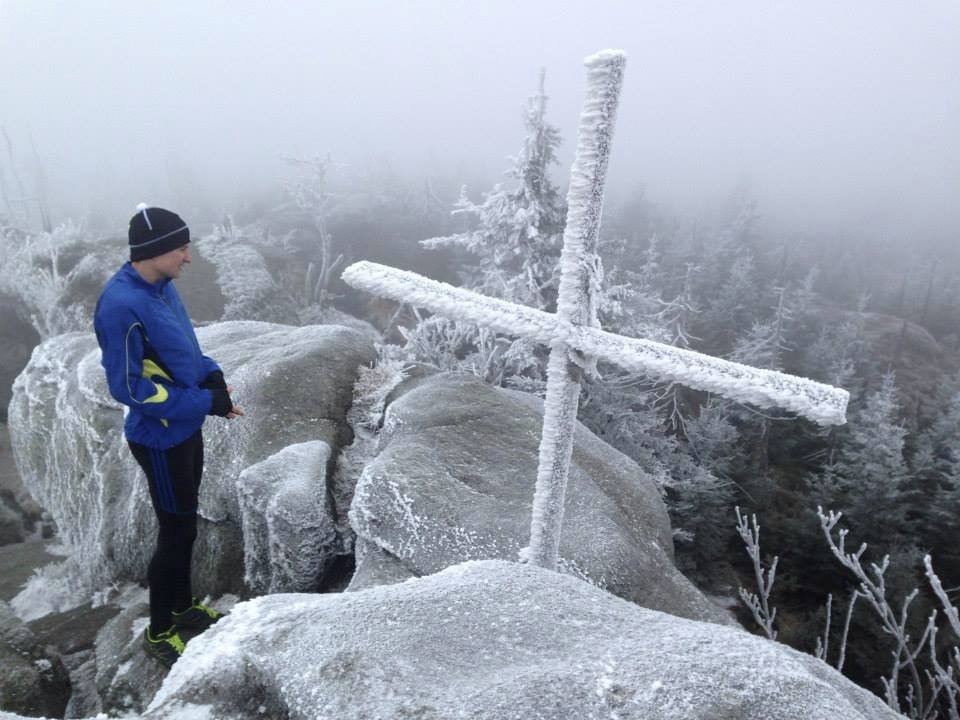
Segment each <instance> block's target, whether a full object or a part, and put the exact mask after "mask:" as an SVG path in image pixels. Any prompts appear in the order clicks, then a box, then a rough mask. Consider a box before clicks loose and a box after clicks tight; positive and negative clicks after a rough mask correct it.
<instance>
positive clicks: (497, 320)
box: [343, 50, 849, 570]
mask: <svg viewBox="0 0 960 720" xmlns="http://www.w3.org/2000/svg"><path fill="white" fill-rule="evenodd" d="M625 62H626V56H625V55H624V53H622V52H620V51H616V50H604V51H602V52H599V53H597V54H595V55H591V56H590V57H588V58H586V60H585V65H586V67H587V93H586V100H585V101H584V108H583V112H582V113H581V115H580V126H579V128H578V137H577V151H576V157H575V160H574V163H573V168H572V170H571V178H570V189H569V191H568V193H567V207H568V210H567V223H566V228H565V230H564V234H563V251H562V253H561V257H560V290H559V298H558V301H557V312H556V314H551V313H546V312H543V311H541V310H536V309H534V308H530V307H526V306H523V305H516V304H514V303H510V302H507V301H506V300H500V299H498V298H491V297H487V296H485V295H481V294H479V293H475V292H472V291H469V290H465V289H463V288H456V287H453V286H451V285H448V284H446V283H440V282H436V281H434V280H430V279H429V278H426V277H423V276H422V275H417V274H416V273H412V272H407V271H403V270H397V269H395V268H390V267H386V266H384V265H378V264H376V263H371V262H366V261H363V262H358V263H354V264H353V265H351V266H350V267H348V268H347V269H346V270H345V271H344V272H343V279H344V281H346V282H347V283H348V284H350V285H352V286H354V287H356V288H360V289H363V290H367V291H369V292H371V293H373V294H375V295H379V296H381V297H388V298H391V299H393V300H396V301H398V302H403V303H408V304H410V305H414V306H417V307H422V308H426V309H428V310H430V311H431V312H434V313H437V314H439V315H444V316H446V317H451V318H455V319H459V320H465V321H468V322H473V323H476V324H478V325H483V326H486V327H489V328H492V329H493V330H496V331H497V332H501V333H505V334H509V335H514V336H520V337H524V338H527V339H529V340H533V341H535V342H539V343H543V344H546V345H549V346H550V360H549V363H548V366H547V395H546V400H545V403H544V414H543V431H542V433H541V437H540V458H539V467H538V469H537V483H536V489H535V492H534V500H533V517H532V521H531V525H530V547H529V558H528V559H529V561H530V562H532V563H534V564H536V565H539V566H541V567H545V568H549V569H551V570H555V569H556V566H557V553H558V550H559V546H560V530H561V526H562V524H563V505H564V497H565V494H566V487H567V477H568V474H569V469H570V457H571V453H572V450H573V434H574V430H575V428H576V422H577V408H578V406H579V401H580V381H581V379H582V377H583V373H584V370H585V369H586V368H587V367H588V366H589V364H590V363H592V362H595V361H596V360H598V359H602V360H605V361H608V362H611V363H614V364H616V365H619V366H620V367H622V368H624V369H625V370H629V371H634V372H642V373H645V374H646V375H650V376H653V377H657V378H659V379H662V380H665V381H674V382H679V383H683V384H684V385H687V386H689V387H692V388H694V389H697V390H705V391H707V392H712V393H716V394H718V395H722V396H724V397H727V398H730V399H732V400H737V401H739V402H747V403H752V404H755V405H759V406H761V407H774V406H779V407H783V408H786V409H788V410H793V411H795V412H797V413H799V414H801V415H804V416H805V417H807V418H809V419H811V420H813V421H815V422H817V423H820V424H822V425H839V424H843V423H844V422H846V408H847V402H848V400H849V393H847V391H845V390H841V389H839V388H834V387H831V386H829V385H824V384H821V383H818V382H815V381H813V380H808V379H806V378H800V377H795V376H792V375H787V374H785V373H780V372H776V371H773V370H763V369H758V368H753V367H749V366H747V365H741V364H739V363H733V362H729V361H726V360H721V359H719V358H715V357H712V356H710V355H704V354H702V353H697V352H694V351H692V350H685V349H682V348H675V347H672V346H670V345H664V344H662V343H657V342H653V341H650V340H642V339H636V338H628V337H624V336H621V335H615V334H612V333H608V332H604V331H603V330H602V329H600V327H599V323H598V321H597V312H596V299H597V291H598V285H599V283H600V277H599V275H600V274H599V272H598V270H599V265H598V262H597V253H596V249H597V239H598V237H599V230H600V215H601V212H602V209H603V187H604V181H605V178H606V171H607V162H608V160H609V156H610V141H611V138H612V136H613V126H614V119H615V115H616V108H617V102H618V99H619V95H620V87H621V85H622V83H623V69H624V65H625Z"/></svg>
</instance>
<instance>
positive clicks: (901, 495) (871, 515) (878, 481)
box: [833, 371, 909, 548]
mask: <svg viewBox="0 0 960 720" xmlns="http://www.w3.org/2000/svg"><path fill="white" fill-rule="evenodd" d="M899 416H900V404H899V401H898V399H897V388H896V382H895V377H894V374H893V372H892V371H891V372H887V373H885V374H884V376H883V380H882V382H881V385H880V387H879V388H877V389H876V390H875V391H873V392H872V393H870V394H868V395H867V397H866V400H865V402H864V404H863V406H862V407H861V408H860V409H859V410H858V411H857V412H856V413H855V414H854V415H853V417H852V418H851V420H850V424H849V432H848V433H847V435H846V437H845V438H844V441H843V444H842V445H841V447H840V448H839V452H838V457H837V462H836V463H835V465H834V467H833V473H834V476H835V482H836V485H837V488H838V490H839V493H840V497H838V498H835V499H834V502H833V507H834V508H835V509H837V510H842V511H843V512H844V514H845V515H846V517H847V518H848V520H849V521H850V524H851V525H852V526H854V528H855V529H856V531H857V536H858V537H860V538H862V540H863V541H864V542H868V543H870V544H871V545H873V546H874V547H880V548H889V547H890V546H891V544H893V543H896V542H898V541H899V540H901V539H903V537H904V536H905V534H906V532H907V527H906V522H907V516H906V513H907V509H908V503H907V502H906V500H907V490H906V487H905V483H906V481H907V479H908V476H909V470H908V467H907V463H906V459H905V456H904V445H905V439H906V435H907V431H906V429H905V428H904V427H903V424H902V423H901V421H900V417H899Z"/></svg>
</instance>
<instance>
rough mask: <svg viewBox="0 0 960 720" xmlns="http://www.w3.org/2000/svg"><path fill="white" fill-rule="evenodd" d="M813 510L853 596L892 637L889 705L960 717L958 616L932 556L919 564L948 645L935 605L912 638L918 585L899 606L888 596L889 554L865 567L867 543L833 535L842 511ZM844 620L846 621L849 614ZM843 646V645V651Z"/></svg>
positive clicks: (926, 718) (920, 718)
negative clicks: (853, 585) (850, 546)
mask: <svg viewBox="0 0 960 720" xmlns="http://www.w3.org/2000/svg"><path fill="white" fill-rule="evenodd" d="M817 516H818V517H819V519H820V527H821V529H822V530H823V535H824V537H825V538H826V540H827V544H828V545H829V546H830V551H831V552H832V553H833V555H834V557H835V558H836V559H837V560H838V561H839V562H840V564H841V565H843V567H845V568H846V569H847V570H848V571H850V572H851V573H852V574H853V576H854V578H855V579H856V581H857V583H858V585H857V589H856V591H855V596H854V599H856V598H857V597H859V598H862V599H863V600H865V601H866V604H867V606H868V607H870V608H871V609H872V610H873V611H874V614H875V615H876V617H877V619H878V620H879V622H880V625H881V627H882V629H883V632H884V634H885V635H887V636H889V637H890V638H891V639H892V640H893V643H894V648H893V650H892V651H891V657H892V660H891V667H890V673H889V675H888V676H887V677H884V678H883V679H882V682H883V688H884V695H885V699H886V701H887V705H889V706H890V707H891V708H893V709H894V710H896V711H897V712H902V713H904V714H906V715H907V716H908V717H910V718H913V719H915V720H933V718H938V717H943V716H944V715H945V716H946V717H949V718H950V719H951V720H958V718H960V714H958V707H957V696H958V694H960V684H958V678H960V647H958V646H957V644H956V643H957V640H958V639H960V618H958V614H957V609H956V608H955V607H954V606H953V604H952V603H951V601H950V599H949V597H948V596H947V593H946V591H945V590H944V589H943V586H942V584H941V583H940V578H939V577H937V574H936V573H935V572H934V571H933V564H932V560H931V558H930V556H929V555H927V556H925V557H924V560H923V564H924V567H925V570H926V575H927V579H928V581H929V583H930V586H931V588H932V590H933V592H934V594H935V595H936V597H937V599H938V600H939V601H940V603H941V605H942V609H943V611H944V616H945V617H946V618H947V628H948V629H949V631H950V632H951V634H952V635H953V641H954V642H953V644H952V645H950V644H947V643H944V642H943V641H938V639H937V634H938V633H939V632H940V628H938V626H937V622H936V621H937V615H938V612H937V610H933V611H932V612H931V614H930V616H929V617H928V618H927V623H926V627H925V629H924V631H923V633H922V635H921V636H920V638H918V639H914V638H912V637H911V635H910V632H909V631H908V629H907V628H908V624H909V621H910V619H911V618H910V605H911V604H912V603H913V601H914V600H915V599H916V598H917V596H918V594H919V592H920V591H919V589H917V588H914V589H913V590H912V591H911V592H909V593H908V594H907V596H906V597H905V598H903V600H902V601H901V604H900V608H899V610H897V609H896V608H895V607H894V605H893V601H892V599H891V598H888V597H887V594H888V591H887V583H886V573H887V570H888V568H889V567H890V556H889V555H885V556H884V557H883V560H881V562H880V564H879V565H878V564H876V563H870V564H869V566H868V567H864V563H863V554H864V553H865V552H866V550H867V545H866V543H864V544H861V545H860V547H859V549H858V550H857V551H856V552H849V551H848V550H847V548H846V538H847V532H848V531H847V530H846V529H844V528H840V529H838V530H837V532H836V537H834V528H836V527H837V524H838V523H839V522H840V518H841V517H842V514H841V513H836V512H832V511H830V512H828V513H827V514H824V512H823V509H822V508H817ZM847 625H848V627H849V618H848V620H847ZM844 645H845V644H844ZM842 652H843V647H841V657H842ZM841 663H842V660H841Z"/></svg>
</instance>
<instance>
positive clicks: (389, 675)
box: [143, 561, 900, 720]
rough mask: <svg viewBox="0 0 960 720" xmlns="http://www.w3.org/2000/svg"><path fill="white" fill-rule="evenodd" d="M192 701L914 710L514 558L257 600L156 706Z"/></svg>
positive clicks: (818, 668)
mask: <svg viewBox="0 0 960 720" xmlns="http://www.w3.org/2000/svg"><path fill="white" fill-rule="evenodd" d="M188 716H189V717H193V716H196V717H217V718H220V719H221V720H228V719H232V718H237V719H239V718H249V717H269V718H273V719H274V720H281V719H287V718H289V719H290V720H294V719H296V720H301V719H306V718H316V719H319V718H338V720H351V719H352V718H357V719H358V720H360V719H363V720H367V719H368V718H378V719H379V720H390V719H391V718H397V719H399V718H411V717H416V718H422V719H423V720H441V719H446V718H478V719H479V718H483V719H486V720H507V719H508V718H510V719H514V718H538V719H539V720H554V719H556V720H561V719H562V720H566V719H567V718H598V719H599V718H612V717H615V718H620V719H621V720H628V719H630V718H637V719H638V720H639V719H641V718H642V719H643V720H694V719H702V720H707V719H710V720H717V719H719V718H723V719H724V720H748V719H750V720H752V719H754V718H763V719H764V720H836V719H837V718H844V720H857V719H858V718H862V719H863V720H867V719H869V720H893V719H894V718H897V717H900V716H898V715H897V714H896V713H894V712H893V711H891V710H890V709H889V708H887V707H886V706H885V705H884V703H883V702H881V701H880V699H879V698H877V697H875V696H874V695H871V694H870V693H869V692H867V691H866V690H864V689H862V688H859V687H857V686H856V685H854V684H853V683H851V682H850V681H849V680H847V679H846V678H844V677H843V676H842V675H841V674H840V673H838V672H837V671H836V670H834V669H833V668H831V667H829V666H828V665H826V664H825V663H824V662H822V661H820V660H818V659H816V658H814V657H812V656H809V655H804V654H802V653H799V652H797V651H795V650H792V649H790V648H788V647H786V646H784V645H780V644H778V643H775V642H771V641H768V640H766V639H763V638H760V637H757V636H754V635H750V634H748V633H745V632H742V631H739V630H736V629H733V628H728V627H723V626H720V625H716V624H713V623H702V622H696V621H693V620H686V619H682V618H678V617H676V616H673V615H668V614H666V613H660V612H657V611H654V610H648V609H645V608H641V607H639V606H637V605H635V604H633V603H629V602H625V601H623V600H621V599H619V598H616V597H614V596H613V595H611V594H609V593H606V592H603V591H602V590H599V589H598V588H596V587H593V586H592V585H590V584H588V583H585V582H582V581H580V580H577V579H576V578H573V577H570V576H568V575H562V574H559V573H553V572H549V571H546V570H543V569H541V568H536V567H531V566H527V565H521V564H517V563H507V562H503V561H480V562H470V563H464V564H462V565H458V566H455V567H452V568H448V569H446V570H444V571H443V572H441V573H438V574H436V575H431V576H428V577H424V578H419V579H415V580H410V581H407V582H404V583H399V584H395V585H388V586H380V587H376V588H372V589H369V590H365V591H362V592H356V593H342V594H339V595H319V596H318V595H269V596H265V597H262V598H258V599H256V600H253V601H250V602H246V603H242V604H240V605H238V606H236V607H235V608H234V610H233V613H232V614H231V615H230V616H228V617H227V618H225V619H224V620H222V621H221V622H220V623H218V624H217V625H216V626H214V627H213V628H212V629H210V630H208V631H207V632H206V633H204V635H202V636H200V637H199V638H197V639H196V640H194V641H193V642H192V643H191V644H190V645H188V646H187V651H186V653H185V654H184V656H183V658H182V659H181V660H180V661H178V662H177V663H176V664H175V665H174V666H173V669H172V670H171V672H170V674H169V675H168V676H167V679H166V681H165V682H164V684H163V686H162V687H161V688H160V691H159V692H158V693H157V695H156V697H155V698H154V700H153V702H152V703H151V705H150V707H149V708H148V709H147V712H146V713H145V714H144V716H143V717H144V718H145V719H150V720H161V719H167V718H169V719H170V720H173V719H174V718H183V717H188Z"/></svg>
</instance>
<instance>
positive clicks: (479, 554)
mask: <svg viewBox="0 0 960 720" xmlns="http://www.w3.org/2000/svg"><path fill="white" fill-rule="evenodd" d="M393 395H394V399H393V400H392V401H391V402H390V403H389V404H388V406H387V409H386V416H385V417H384V421H383V429H382V430H381V433H380V449H379V453H378V454H377V456H376V457H375V458H374V459H373V460H371V461H370V462H368V463H367V464H366V466H365V468H364V471H363V475H362V476H361V478H360V480H359V482H358V483H357V487H356V494H355V496H354V500H353V504H352V506H351V508H350V521H351V524H352V527H353V529H354V531H355V532H356V535H357V554H356V557H357V570H356V573H355V574H354V577H353V580H352V581H351V584H350V589H351V590H357V589H363V588H367V587H370V586H373V585H377V584H382V583H387V582H395V581H397V580H402V579H405V578H407V577H410V576H422V575H428V574H431V573H435V572H438V571H440V570H442V569H443V568H445V567H449V566H451V565H455V564H457V563H460V562H463V561H465V560H478V559H484V558H497V559H503V560H516V559H517V557H518V555H519V553H520V552H521V550H522V549H523V548H524V547H525V546H526V545H527V543H528V541H529V537H530V535H529V530H530V513H531V501H532V498H533V486H534V480H535V478H536V470H537V458H538V446H539V438H540V426H541V424H542V417H543V402H542V401H541V400H540V399H539V398H536V397H533V396H530V395H526V394H524V393H520V392H516V391H509V390H498V389H496V388H492V387H490V386H489V385H486V384H484V383H483V382H482V381H480V380H478V379H477V378H475V377H473V376H470V375H454V374H449V373H442V374H437V375H434V376H431V377H426V378H411V379H410V380H408V381H405V382H403V383H402V384H401V385H400V386H399V387H397V388H396V389H395V390H394V392H393ZM576 428H577V429H576V433H575V437H574V443H573V460H572V464H571V469H570V483H569V486H568V489H567V494H566V507H565V517H566V522H565V526H564V533H563V536H562V538H561V543H560V559H559V566H560V569H561V570H563V571H564V572H567V573H569V574H572V575H575V576H577V577H580V578H583V579H585V580H587V581H589V582H591V583H593V584H595V585H597V586H599V587H602V588H604V589H606V590H608V591H609V592H611V593H614V594H616V595H619V596H620V597H623V598H627V599H629V600H632V601H634V602H637V603H639V604H641V605H644V606H646V607H653V608H656V609H660V610H664V611H666V612H674V613H677V614H679V615H681V616H685V617H691V618H696V619H700V620H710V621H714V622H720V623H730V622H732V621H731V620H730V618H729V616H728V615H727V614H726V613H725V612H724V611H723V610H721V609H720V608H718V607H716V606H714V605H713V604H712V603H711V602H710V601H709V600H707V599H706V598H705V597H704V596H703V595H702V594H701V593H700V592H699V591H697V590H696V588H694V587H693V585H691V584H690V582H689V581H688V580H687V579H686V578H685V577H683V575H682V574H681V573H680V572H679V571H678V570H677V569H676V567H675V566H674V565H673V541H672V536H671V530H670V522H669V518H668V517H667V512H666V508H665V507H664V505H663V501H662V500H661V499H660V495H659V493H658V491H657V488H656V486H655V484H654V482H653V479H652V478H650V477H649V476H648V475H647V474H646V473H645V472H644V471H643V470H642V469H641V468H640V467H638V466H637V464H636V463H635V462H633V461H632V460H630V459H629V458H628V457H626V456H625V455H623V454H621V453H619V452H617V451H616V450H614V449H613V448H611V447H610V446H609V445H607V444H606V443H604V442H603V441H601V440H600V439H599V438H597V437H596V436H595V435H593V434H592V433H591V432H590V431H589V430H587V429H586V428H584V427H583V426H582V425H579V424H577V426H576Z"/></svg>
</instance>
